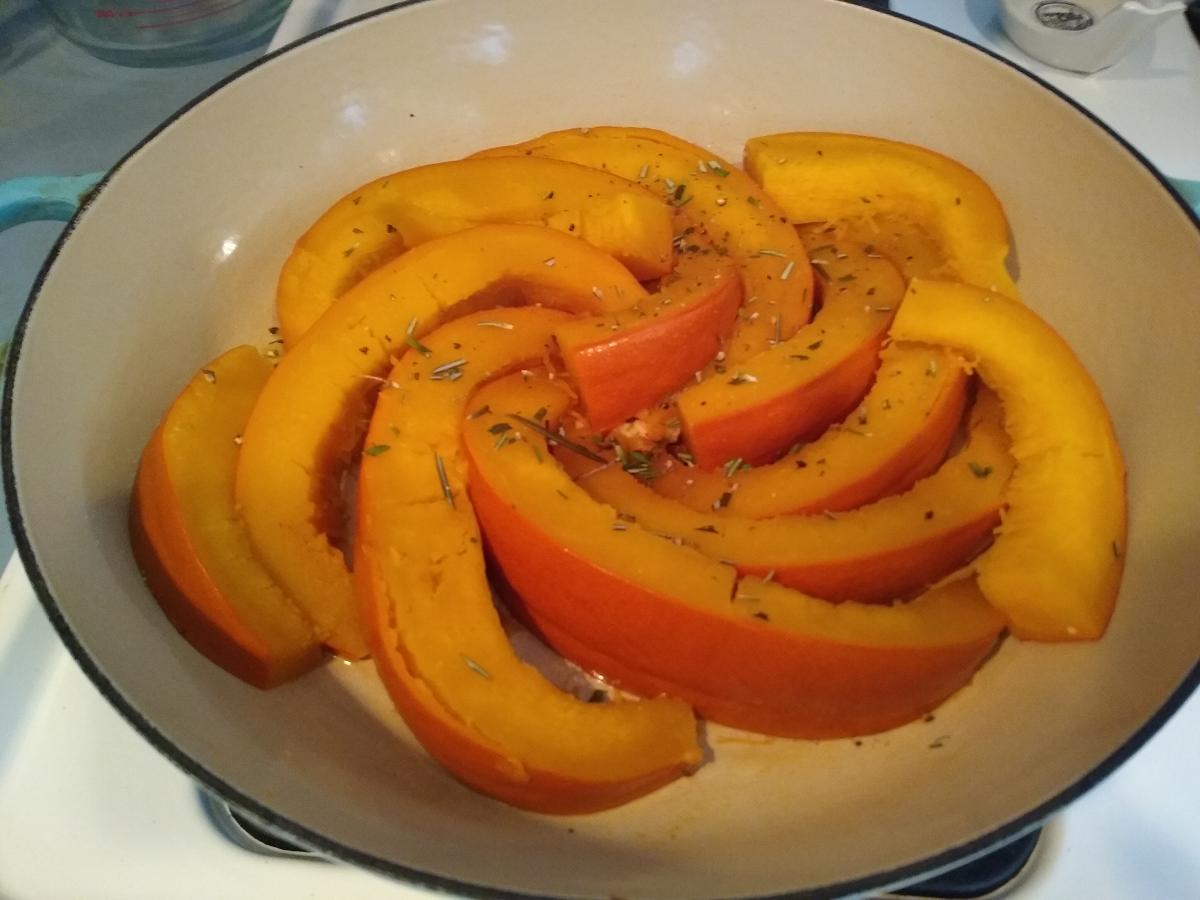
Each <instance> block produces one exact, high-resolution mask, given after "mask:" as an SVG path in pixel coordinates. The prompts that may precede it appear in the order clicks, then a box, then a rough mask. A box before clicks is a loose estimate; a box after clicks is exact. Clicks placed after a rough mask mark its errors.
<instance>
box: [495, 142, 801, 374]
mask: <svg viewBox="0 0 1200 900" xmlns="http://www.w3.org/2000/svg"><path fill="white" fill-rule="evenodd" d="M474 156H475V157H476V158H479V157H495V156H534V157H544V158H549V159H562V160H568V161H570V162H575V163H580V164H582V165H586V166H592V167H595V168H598V169H599V168H603V170H604V171H607V172H612V173H614V174H616V175H619V176H621V177H622V178H627V179H629V180H630V181H635V182H637V183H639V184H643V185H646V186H647V187H649V188H651V189H652V190H656V191H660V192H661V194H660V196H663V197H665V198H667V199H668V200H669V201H670V202H672V203H673V204H674V205H675V206H676V208H677V210H678V213H679V216H680V219H681V220H682V224H681V226H680V227H679V228H678V231H679V233H680V236H681V240H682V242H683V243H684V244H685V245H686V244H687V243H689V242H690V241H691V236H692V234H699V235H701V236H704V237H707V239H708V240H709V241H711V242H712V243H713V244H714V245H716V246H717V247H719V248H720V250H719V252H721V253H727V254H728V257H727V258H728V261H729V262H731V263H733V264H734V265H735V266H736V267H737V269H738V273H739V275H740V277H741V279H742V295H743V298H744V303H745V304H746V309H745V315H743V316H742V317H740V318H739V320H738V322H737V324H736V326H735V328H734V331H733V334H732V335H731V336H730V338H729V340H728V341H727V342H726V345H725V348H724V352H725V354H726V359H727V361H728V362H729V363H730V364H733V363H738V362H741V361H743V360H745V359H748V358H749V357H751V356H753V355H754V354H756V353H758V352H759V351H761V350H765V349H766V348H767V347H769V346H771V343H772V341H774V340H775V338H776V335H777V334H778V335H779V336H781V337H782V338H785V339H786V338H789V337H791V336H792V335H793V334H794V333H795V332H796V329H798V328H799V327H800V326H801V325H803V324H805V323H807V322H808V321H809V319H810V318H811V316H812V304H813V288H812V278H813V276H812V272H811V269H810V267H809V265H808V257H807V255H806V254H805V252H804V248H803V245H802V244H801V243H800V239H799V238H798V237H797V236H796V234H795V232H794V230H793V228H792V227H791V225H790V224H788V221H787V217H786V216H785V215H784V213H783V212H782V210H780V208H779V206H778V205H777V204H776V203H775V201H774V200H773V199H772V198H771V197H770V196H768V195H767V194H766V193H765V192H764V191H763V190H762V188H760V187H759V186H758V185H757V184H756V183H755V182H754V181H753V180H751V179H750V178H748V177H747V176H746V174H745V173H744V172H742V171H741V170H739V169H738V168H737V167H736V166H733V165H730V164H729V163H727V162H725V161H723V160H722V159H720V158H719V157H716V156H715V155H714V154H713V153H712V152H711V151H708V150H705V149H704V148H702V147H698V146H696V145H695V144H691V143H688V142H687V141H684V140H682V139H680V138H678V137H675V136H674V135H670V134H667V133H665V132H662V131H656V130H654V129H651V128H631V127H621V126H600V127H595V128H573V129H568V130H565V131H553V132H550V133H549V134H544V135H542V136H540V137H536V138H532V139H531V140H528V141H524V142H522V143H520V144H513V145H511V146H506V147H494V148H491V149H488V150H482V151H480V152H478V153H476V154H474ZM711 162H715V163H716V164H717V166H716V168H713V167H712V165H711V164H710V163H711ZM680 185H682V186H683V187H682V189H681V188H680ZM681 190H682V193H680V194H679V196H676V192H677V191H681ZM689 229H690V231H689ZM764 250H765V251H767V252H766V253H763V252H762V251H764ZM752 312H757V313H758V315H757V316H753V317H752V316H751V313H752Z"/></svg>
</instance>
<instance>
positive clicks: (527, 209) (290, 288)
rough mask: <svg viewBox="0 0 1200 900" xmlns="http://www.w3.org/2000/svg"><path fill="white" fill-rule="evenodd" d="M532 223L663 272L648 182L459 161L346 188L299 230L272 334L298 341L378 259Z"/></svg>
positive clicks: (656, 209)
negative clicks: (463, 234)
mask: <svg viewBox="0 0 1200 900" xmlns="http://www.w3.org/2000/svg"><path fill="white" fill-rule="evenodd" d="M510 222H511V223H524V224H532V225H536V224H541V225H546V226H547V227H550V228H554V229H556V230H558V231H561V232H563V233H567V234H572V235H574V236H575V237H578V238H580V239H581V240H583V241H585V242H587V243H589V244H591V245H592V246H594V247H596V248H597V249H600V250H603V251H604V252H606V253H611V254H613V255H614V256H615V257H616V258H617V260H618V261H620V262H621V263H622V264H624V265H625V266H626V267H627V268H628V269H629V270H630V271H631V272H632V273H633V274H634V276H635V277H637V278H638V279H642V280H644V279H650V278H659V277H661V276H663V275H666V274H667V273H668V272H670V271H671V267H672V259H673V250H672V247H671V241H672V238H673V232H672V227H671V214H670V212H669V208H668V207H667V205H666V204H665V203H664V202H663V199H662V198H661V197H660V196H658V195H657V194H655V193H653V192H652V191H650V190H648V189H647V188H644V187H641V186H639V185H636V184H633V183H632V182H629V181H626V180H624V179H622V178H618V177H616V176H615V175H612V174H611V173H608V172H602V171H600V170H597V169H591V168H588V167H587V166H580V165H575V164H573V163H569V162H562V161H559V160H553V159H539V158H533V157H518V158H497V159H477V160H459V161H456V162H444V163H435V164H433V165H428V166H419V167H417V168H413V169H406V170H404V171H402V172H394V173H392V174H390V175H385V176H383V177H381V178H377V179H375V180H374V181H372V182H370V183H368V184H364V185H362V186H360V187H358V188H355V189H354V190H353V191H351V192H350V193H348V194H346V195H345V196H344V197H342V198H341V199H340V200H338V201H337V202H336V203H334V204H333V205H332V206H331V207H329V209H328V210H326V211H325V212H324V213H322V214H321V216H320V217H319V218H318V219H317V220H316V221H315V222H314V223H313V224H312V225H311V226H310V227H309V228H308V230H307V231H306V232H304V234H303V235H301V236H300V238H299V240H297V241H296V245H295V247H294V248H293V250H292V252H291V254H290V255H289V256H288V258H287V260H286V262H284V265H283V269H282V270H281V272H280V275H279V284H278V287H277V289H276V310H277V314H278V316H279V326H280V332H281V334H282V336H283V339H284V341H285V343H286V345H287V346H289V347H290V346H293V345H294V344H295V343H296V342H297V341H299V340H300V338H301V336H303V334H304V332H306V331H307V330H308V329H309V328H310V327H311V326H312V324H313V323H314V322H315V321H316V320H317V319H318V318H320V316H321V314H322V313H324V312H325V310H327V309H328V308H329V307H330V306H331V305H332V304H333V302H334V301H335V300H336V299H337V298H338V297H340V296H342V295H343V294H345V293H346V291H348V290H349V289H350V288H352V287H354V285H355V284H357V283H358V282H359V281H361V280H362V279H363V278H364V277H366V276H367V275H368V274H370V273H371V272H372V271H374V270H375V269H377V268H378V267H379V266H381V265H383V264H384V263H386V262H388V261H390V260H392V259H394V258H395V257H397V256H399V255H400V254H401V253H403V252H405V251H406V250H409V249H412V248H413V247H416V246H418V245H420V244H423V243H425V242H426V241H428V240H430V239H432V238H435V237H443V236H445V235H447V234H453V233H454V232H456V231H463V230H464V229H467V228H470V227H472V226H475V225H483V224H489V223H492V224H496V223H510Z"/></svg>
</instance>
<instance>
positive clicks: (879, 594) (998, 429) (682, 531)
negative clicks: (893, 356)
mask: <svg viewBox="0 0 1200 900" xmlns="http://www.w3.org/2000/svg"><path fill="white" fill-rule="evenodd" d="M926 352H931V351H926ZM1007 446H1008V437H1007V435H1006V434H1005V431H1004V427H1003V423H1002V418H1001V411H1000V405H999V402H998V401H997V399H996V397H995V395H993V394H990V393H988V392H982V393H981V395H980V397H979V398H978V400H977V401H976V404H975V407H974V408H973V409H972V412H971V416H970V424H969V426H968V438H967V443H966V444H965V446H964V447H963V448H962V450H961V451H960V452H958V453H956V454H955V455H953V456H951V457H950V458H949V459H947V460H946V461H945V462H944V463H942V465H941V466H940V467H939V468H938V470H937V471H936V472H935V473H934V474H932V475H930V476H929V477H927V478H925V479H923V480H921V481H919V482H917V483H916V484H915V485H914V486H913V488H912V489H911V490H909V491H908V492H906V493H904V494H898V495H895V496H891V497H886V498H884V499H882V500H879V501H878V502H876V503H873V504H870V505H869V506H864V507H861V508H859V509H855V510H850V511H848V512H844V513H839V514H836V515H834V514H829V515H808V516H778V517H774V518H769V519H748V518H744V517H739V516H728V515H725V516H722V515H718V514H716V513H713V512H703V513H700V512H695V511H693V510H690V509H687V508H686V507H684V506H682V505H681V504H678V503H675V502H673V501H671V500H668V499H666V498H664V497H661V496H659V495H658V494H656V493H655V492H654V491H653V490H651V489H650V488H649V487H647V486H646V485H644V484H642V483H641V482H640V481H639V480H638V479H637V478H635V477H634V476H632V475H630V474H629V473H627V472H625V471H623V470H622V469H620V468H618V467H617V466H615V465H609V466H604V467H597V466H595V465H589V464H588V463H586V462H580V461H579V460H577V459H575V458H571V457H568V456H567V455H566V454H564V453H560V454H559V459H560V461H561V462H562V464H563V466H564V467H565V468H566V469H567V470H568V471H570V472H571V473H572V474H574V475H576V477H577V478H578V480H579V484H580V486H581V487H583V488H584V489H585V490H586V491H587V492H588V494H589V495H591V496H592V497H593V498H594V499H596V500H598V501H600V502H602V503H606V504H610V505H611V506H612V507H614V508H615V509H617V510H619V511H620V512H622V513H624V514H625V515H627V516H630V517H632V518H633V519H634V520H636V521H637V522H638V523H639V524H641V525H643V526H645V527H646V528H648V529H651V530H653V531H654V532H656V533H658V534H661V535H664V536H667V537H670V538H673V539H675V540H680V541H684V542H686V543H687V544H689V545H690V546H694V547H696V548H697V549H699V550H700V551H702V552H703V553H705V554H706V555H708V556H710V557H712V558H714V559H722V560H726V561H728V562H729V563H730V564H731V565H733V566H735V567H736V568H737V570H738V572H739V574H741V575H762V576H766V575H767V574H768V573H773V574H772V577H773V578H774V580H775V581H777V582H778V583H780V584H783V585H786V586H788V587H791V588H794V589H795V590H798V591H803V592H804V593H806V594H811V595H813V596H816V597H820V598H822V599H824V600H833V601H844V600H853V601H858V602H874V603H879V602H886V601H889V600H892V599H895V598H898V597H908V596H912V595H913V594H914V593H916V592H919V591H921V590H922V589H924V588H925V587H927V586H928V585H931V584H934V583H935V582H937V581H939V580H940V579H942V578H944V577H946V576H948V575H949V574H951V573H952V572H954V571H955V570H957V569H958V568H960V567H961V566H963V565H964V564H966V563H967V562H968V561H969V560H970V559H971V558H972V557H973V556H975V555H976V554H977V553H978V552H979V550H980V549H982V547H983V546H985V545H986V544H987V542H988V540H989V538H990V537H991V534H992V531H993V529H994V528H995V527H996V526H997V525H998V524H1000V514H1001V510H1002V508H1003V506H1004V502H1005V486H1006V484H1007V482H1008V477H1009V474H1010V472H1011V471H1012V461H1011V458H1010V457H1009V454H1008V451H1007ZM735 493H736V491H735Z"/></svg>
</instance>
